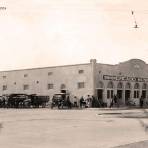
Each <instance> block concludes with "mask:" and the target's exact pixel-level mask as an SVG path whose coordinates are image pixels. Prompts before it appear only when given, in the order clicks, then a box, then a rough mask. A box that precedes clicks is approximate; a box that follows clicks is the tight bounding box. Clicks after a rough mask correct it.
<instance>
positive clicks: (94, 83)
mask: <svg viewBox="0 0 148 148" xmlns="http://www.w3.org/2000/svg"><path fill="white" fill-rule="evenodd" d="M96 62H97V60H96V59H91V60H90V63H91V70H92V76H91V77H92V93H93V96H96Z"/></svg>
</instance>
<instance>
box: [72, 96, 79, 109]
mask: <svg viewBox="0 0 148 148" xmlns="http://www.w3.org/2000/svg"><path fill="white" fill-rule="evenodd" d="M77 101H78V98H77V97H76V96H74V101H73V104H74V107H78V103H77Z"/></svg>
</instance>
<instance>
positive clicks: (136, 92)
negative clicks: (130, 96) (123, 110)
mask: <svg viewBox="0 0 148 148" xmlns="http://www.w3.org/2000/svg"><path fill="white" fill-rule="evenodd" d="M142 94H143V96H144V97H146V91H143V92H142ZM113 95H114V92H113V90H107V98H108V99H109V98H113ZM139 97H140V92H139V91H138V90H134V98H139ZM120 98H122V97H120Z"/></svg>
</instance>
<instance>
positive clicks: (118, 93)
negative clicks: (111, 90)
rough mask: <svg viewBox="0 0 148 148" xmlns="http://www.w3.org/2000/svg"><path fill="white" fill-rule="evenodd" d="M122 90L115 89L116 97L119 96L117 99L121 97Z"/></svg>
mask: <svg viewBox="0 0 148 148" xmlns="http://www.w3.org/2000/svg"><path fill="white" fill-rule="evenodd" d="M122 92H123V91H122V90H117V97H118V98H119V99H122Z"/></svg>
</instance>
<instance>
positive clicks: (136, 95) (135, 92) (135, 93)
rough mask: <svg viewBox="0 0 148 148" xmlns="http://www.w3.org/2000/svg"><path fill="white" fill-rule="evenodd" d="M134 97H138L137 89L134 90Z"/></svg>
mask: <svg viewBox="0 0 148 148" xmlns="http://www.w3.org/2000/svg"><path fill="white" fill-rule="evenodd" d="M134 98H139V91H138V90H134Z"/></svg>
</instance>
